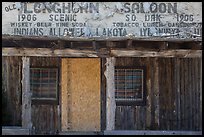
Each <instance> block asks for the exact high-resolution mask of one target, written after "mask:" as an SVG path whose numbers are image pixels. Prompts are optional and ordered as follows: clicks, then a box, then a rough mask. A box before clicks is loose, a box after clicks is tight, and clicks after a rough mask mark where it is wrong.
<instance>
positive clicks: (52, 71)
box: [30, 68, 58, 101]
mask: <svg viewBox="0 0 204 137" xmlns="http://www.w3.org/2000/svg"><path fill="white" fill-rule="evenodd" d="M30 74H31V75H30V83H31V87H30V88H31V92H32V100H49V101H56V100H57V93H58V92H57V91H58V86H57V85H58V84H57V83H58V69H57V68H31V69H30Z"/></svg>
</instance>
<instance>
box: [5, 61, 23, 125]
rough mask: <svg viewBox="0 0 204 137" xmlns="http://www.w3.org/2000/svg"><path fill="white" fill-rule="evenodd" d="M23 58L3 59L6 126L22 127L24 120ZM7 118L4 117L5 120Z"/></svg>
mask: <svg viewBox="0 0 204 137" xmlns="http://www.w3.org/2000/svg"><path fill="white" fill-rule="evenodd" d="M21 69H22V59H21V57H2V88H3V89H4V91H2V92H5V96H6V104H7V106H6V109H7V110H6V111H7V118H8V120H7V122H6V126H21V123H22V119H21V114H22V107H21V106H22V101H21V99H22V98H21V95H22V87H21V79H22V78H21V77H22V74H21V71H22V70H21ZM4 118H5V117H2V119H4Z"/></svg>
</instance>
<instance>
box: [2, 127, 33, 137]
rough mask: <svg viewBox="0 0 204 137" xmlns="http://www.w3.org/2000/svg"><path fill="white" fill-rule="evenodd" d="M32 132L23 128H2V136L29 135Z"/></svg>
mask: <svg viewBox="0 0 204 137" xmlns="http://www.w3.org/2000/svg"><path fill="white" fill-rule="evenodd" d="M29 134H30V130H29V129H26V128H22V127H16V126H8V127H2V135H29Z"/></svg>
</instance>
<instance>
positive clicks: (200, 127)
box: [199, 58, 203, 131]
mask: <svg viewBox="0 0 204 137" xmlns="http://www.w3.org/2000/svg"><path fill="white" fill-rule="evenodd" d="M200 75H201V76H200V118H199V119H200V126H199V129H200V130H201V131H202V119H203V118H202V116H203V115H202V108H203V107H202V92H203V91H202V85H203V84H202V58H200Z"/></svg>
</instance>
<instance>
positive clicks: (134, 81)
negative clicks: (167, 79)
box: [115, 68, 144, 101]
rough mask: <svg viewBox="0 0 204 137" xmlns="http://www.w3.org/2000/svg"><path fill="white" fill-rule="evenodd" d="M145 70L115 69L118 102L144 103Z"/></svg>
mask: <svg viewBox="0 0 204 137" xmlns="http://www.w3.org/2000/svg"><path fill="white" fill-rule="evenodd" d="M143 82H144V70H143V69H130V68H116V69H115V99H116V101H142V100H143V99H144V83H143Z"/></svg>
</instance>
